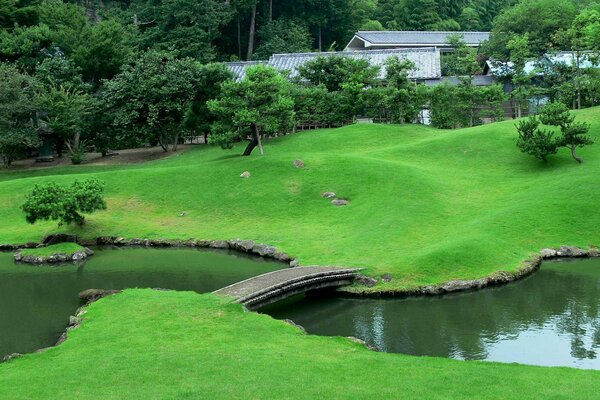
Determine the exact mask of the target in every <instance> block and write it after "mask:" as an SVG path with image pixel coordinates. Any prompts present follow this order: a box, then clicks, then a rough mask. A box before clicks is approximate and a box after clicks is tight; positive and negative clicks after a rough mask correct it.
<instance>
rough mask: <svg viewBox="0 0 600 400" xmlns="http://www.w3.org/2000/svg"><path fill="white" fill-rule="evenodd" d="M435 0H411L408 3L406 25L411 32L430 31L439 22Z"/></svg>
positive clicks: (440, 20)
mask: <svg viewBox="0 0 600 400" xmlns="http://www.w3.org/2000/svg"><path fill="white" fill-rule="evenodd" d="M438 8H439V7H438V3H437V1H436V0H411V1H409V2H408V6H407V9H406V13H407V14H408V24H409V27H410V28H412V29H413V30H431V29H433V28H434V26H435V25H436V24H438V23H440V22H442V19H441V18H440V14H439V13H438Z"/></svg>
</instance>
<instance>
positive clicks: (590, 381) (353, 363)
mask: <svg viewBox="0 0 600 400" xmlns="http://www.w3.org/2000/svg"><path fill="white" fill-rule="evenodd" d="M248 332H252V333H251V334H248ZM599 378H600V373H599V372H598V371H583V370H574V369H569V368H541V367H526V366H519V365H515V364H512V365H510V364H496V363H487V362H461V361H455V360H448V359H441V358H429V357H411V356H403V355H398V354H385V353H376V352H373V351H370V350H368V349H366V348H365V347H363V346H362V345H360V344H357V343H352V342H351V341H350V340H349V339H346V338H341V337H338V338H331V337H318V336H308V335H305V334H303V333H302V332H301V331H300V330H299V329H297V328H295V327H292V326H290V325H287V324H285V323H284V322H281V321H276V320H273V319H271V318H270V317H268V316H265V315H260V314H255V313H248V312H244V311H243V310H242V308H241V307H240V306H238V305H235V304H229V303H227V302H226V301H225V300H223V299H220V298H217V297H215V296H214V295H198V294H194V293H189V292H179V293H178V292H157V291H152V290H127V291H125V292H124V293H122V294H119V295H115V296H111V297H107V298H105V299H102V300H100V301H99V302H98V303H95V304H93V305H91V306H90V307H89V310H88V312H87V314H85V321H84V323H83V325H82V326H81V327H80V328H79V329H77V330H74V331H71V332H70V333H69V339H68V340H67V341H66V342H65V343H64V344H62V345H61V346H59V347H57V348H54V349H51V350H49V351H47V352H46V353H43V354H32V355H27V356H25V357H22V358H20V359H16V360H13V361H11V362H9V363H6V364H0V398H3V399H13V400H18V399H28V400H29V399H38V398H40V399H46V398H77V399H88V398H89V399H98V398H101V399H122V398H128V399H150V398H153V399H186V398H189V399H198V398H207V399H220V398H223V399H259V398H262V399H273V398H286V399H289V398H307V399H315V398H325V399H334V398H354V399H359V398H378V399H387V398H390V399H397V398H426V399H453V398H478V399H507V398H515V399H516V398H518V399H542V398H544V399H545V398H553V399H563V398H564V399H569V398H577V399H587V398H589V399H592V398H597V395H598V391H599V390H600V379H599Z"/></svg>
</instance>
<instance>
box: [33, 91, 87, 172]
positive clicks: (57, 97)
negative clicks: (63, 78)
mask: <svg viewBox="0 0 600 400" xmlns="http://www.w3.org/2000/svg"><path fill="white" fill-rule="evenodd" d="M37 105H38V109H39V111H40V116H41V118H40V120H41V122H42V123H44V124H45V125H46V127H47V129H48V130H49V131H50V132H51V133H52V134H53V135H54V136H55V137H56V139H57V143H58V145H57V146H58V147H57V151H58V154H59V156H62V146H63V144H66V145H67V148H68V149H69V156H70V157H71V162H72V163H73V164H81V162H82V161H83V158H84V156H85V143H84V142H83V141H82V138H81V135H82V128H83V125H84V120H85V118H86V116H87V114H88V113H89V108H90V98H89V96H88V95H87V94H85V93H83V92H81V91H79V90H78V89H74V88H71V87H68V86H63V85H55V84H51V85H50V86H48V87H45V88H43V89H42V90H41V91H39V93H38V96H37Z"/></svg>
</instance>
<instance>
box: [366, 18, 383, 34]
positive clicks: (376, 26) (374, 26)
mask: <svg viewBox="0 0 600 400" xmlns="http://www.w3.org/2000/svg"><path fill="white" fill-rule="evenodd" d="M360 29H361V30H362V31H383V30H385V28H384V27H383V25H382V24H381V22H379V21H376V20H372V19H370V20H368V21H367V22H365V23H364V24H362V26H361V27H360Z"/></svg>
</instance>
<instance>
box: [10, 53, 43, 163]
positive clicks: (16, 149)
mask: <svg viewBox="0 0 600 400" xmlns="http://www.w3.org/2000/svg"><path fill="white" fill-rule="evenodd" d="M34 90H35V83H34V81H33V79H32V78H31V77H29V76H27V75H24V74H22V73H20V72H19V71H18V70H17V69H16V68H15V67H14V66H12V65H9V64H5V63H0V157H2V162H3V164H4V165H5V166H10V165H11V163H12V162H13V161H14V160H16V159H17V158H18V157H20V156H21V155H23V154H24V153H25V151H27V150H28V149H32V148H34V147H36V146H38V145H39V144H40V140H39V137H38V134H37V131H36V130H35V125H34V119H35V104H34Z"/></svg>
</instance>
